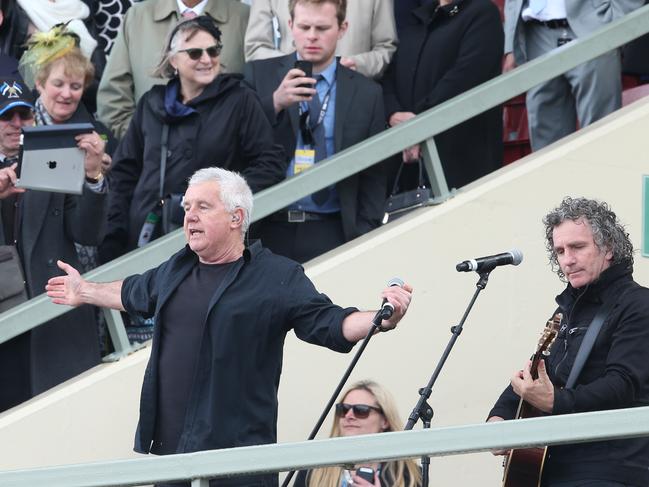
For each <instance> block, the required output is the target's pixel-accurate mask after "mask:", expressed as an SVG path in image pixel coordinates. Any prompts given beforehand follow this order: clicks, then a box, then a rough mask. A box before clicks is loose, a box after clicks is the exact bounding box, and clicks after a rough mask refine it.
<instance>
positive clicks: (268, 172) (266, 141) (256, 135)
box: [239, 87, 287, 193]
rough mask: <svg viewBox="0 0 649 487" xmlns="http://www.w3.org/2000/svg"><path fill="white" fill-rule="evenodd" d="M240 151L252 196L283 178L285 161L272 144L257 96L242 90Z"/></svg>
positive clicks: (281, 149)
mask: <svg viewBox="0 0 649 487" xmlns="http://www.w3.org/2000/svg"><path fill="white" fill-rule="evenodd" d="M240 113H241V123H240V127H241V133H240V134H239V140H240V141H241V151H242V154H243V157H244V159H245V162H246V167H245V169H244V170H243V171H242V173H243V176H244V177H245V178H246V181H247V182H248V184H249V185H250V189H252V191H253V193H254V192H257V191H260V190H262V189H264V188H267V187H269V186H272V185H273V184H276V183H278V182H280V181H283V180H284V178H285V177H286V167H287V161H286V157H285V154H284V150H283V148H282V146H280V145H279V144H275V141H274V136H273V129H272V128H271V125H270V123H269V121H268V120H267V118H266V116H265V115H264V111H263V109H262V107H261V104H260V102H259V99H258V98H257V95H256V94H255V93H254V92H253V91H252V90H250V89H249V88H247V87H245V89H244V95H243V97H242V104H241V112H240Z"/></svg>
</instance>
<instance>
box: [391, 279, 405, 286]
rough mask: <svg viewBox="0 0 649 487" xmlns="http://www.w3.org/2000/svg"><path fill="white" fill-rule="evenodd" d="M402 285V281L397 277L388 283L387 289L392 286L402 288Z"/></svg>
mask: <svg viewBox="0 0 649 487" xmlns="http://www.w3.org/2000/svg"><path fill="white" fill-rule="evenodd" d="M404 284H405V283H404V282H403V279H400V278H398V277H393V278H392V279H390V280H389V281H388V287H392V286H399V287H403V285H404Z"/></svg>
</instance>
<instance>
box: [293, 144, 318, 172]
mask: <svg viewBox="0 0 649 487" xmlns="http://www.w3.org/2000/svg"><path fill="white" fill-rule="evenodd" d="M314 164H315V150H313V149H296V150H295V164H294V168H293V175H294V176H295V175H296V174H300V173H301V172H302V171H304V170H306V169H309V168H310V167H311V166H313V165H314Z"/></svg>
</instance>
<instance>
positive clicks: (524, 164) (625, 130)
mask: <svg viewBox="0 0 649 487" xmlns="http://www.w3.org/2000/svg"><path fill="white" fill-rule="evenodd" d="M647 127H649V100H648V101H640V102H638V103H637V104H636V105H634V106H631V107H628V108H627V109H624V110H622V111H620V112H618V113H616V114H614V115H612V116H611V117H609V118H608V119H606V120H605V121H602V122H600V123H598V124H596V125H593V126H591V127H588V128H587V129H584V130H582V131H581V132H580V133H579V134H576V135H574V136H572V137H569V138H567V139H566V140H564V141H563V142H561V143H559V144H557V145H555V146H553V147H552V148H549V149H546V150H544V151H541V152H538V153H536V154H534V155H532V156H530V157H528V158H526V159H525V160H523V161H520V162H518V163H515V164H513V165H510V166H509V167H506V168H504V169H502V170H500V171H498V172H497V173H495V174H493V175H491V176H489V177H487V178H484V179H482V180H480V181H479V182H476V183H474V184H473V185H472V186H470V187H467V188H465V189H464V190H462V191H461V192H459V193H458V194H457V195H456V197H454V198H453V199H452V200H450V201H448V202H446V203H444V204H443V205H441V206H438V207H435V208H430V209H426V210H422V211H419V212H417V213H415V214H412V215H410V216H407V217H405V218H404V219H403V220H400V221H399V222H397V223H396V224H393V225H390V226H387V227H384V228H381V229H379V230H377V231H375V232H372V233H371V234H369V235H367V236H365V237H363V238H361V239H359V240H357V241H354V242H352V243H350V244H348V245H346V246H344V247H343V248H341V249H338V250H337V251H335V252H332V253H331V254H328V255H327V256H326V258H325V257H323V258H319V259H316V260H315V261H313V262H312V263H310V264H309V265H308V266H307V272H308V274H309V276H310V277H311V278H312V279H313V280H314V282H315V283H316V285H317V287H318V288H319V289H320V290H322V291H323V292H326V293H327V294H329V296H330V297H331V298H332V299H333V300H334V301H335V302H338V303H339V304H341V305H344V306H347V305H355V306H359V307H361V308H367V309H370V308H375V307H376V306H377V305H378V304H379V297H378V295H379V292H380V290H381V288H382V287H383V286H384V285H385V283H386V282H387V281H388V279H390V278H391V277H393V276H400V277H402V278H404V279H405V280H407V281H408V282H410V283H411V284H412V285H413V286H414V287H415V297H414V300H413V304H412V307H411V310H410V312H409V313H408V317H407V319H405V320H404V322H403V323H402V325H400V327H399V329H397V330H396V331H394V332H391V333H387V334H381V335H379V336H376V337H375V338H374V339H373V340H372V342H371V343H370V345H369V347H368V349H367V351H366V353H365V355H364V357H363V358H362V360H361V362H360V363H359V365H358V367H357V370H356V372H355V373H354V374H353V376H352V378H351V380H356V379H359V378H373V379H376V380H378V381H380V382H382V383H384V384H385V385H386V386H388V387H389V388H390V389H391V390H392V391H393V392H394V394H395V396H396V397H397V398H398V403H399V407H400V410H401V414H402V416H403V417H404V422H405V418H406V416H407V415H408V413H409V412H410V410H411V409H412V407H413V406H414V404H415V402H416V400H417V390H418V388H419V387H422V386H423V385H425V384H426V382H427V381H428V379H429V377H430V375H431V373H432V371H433V369H434V367H435V365H436V363H437V361H438V359H439V357H440V356H441V354H442V351H443V350H444V348H445V346H446V344H447V342H448V340H449V338H450V336H451V335H450V332H449V327H450V326H451V325H454V324H456V323H457V322H458V321H459V319H460V318H461V316H462V313H463V311H464V308H465V306H466V304H467V303H468V301H469V299H470V297H471V295H472V294H473V292H474V289H475V282H476V275H475V274H464V273H462V274H460V273H457V272H455V264H456V263H457V262H459V261H461V260H464V259H466V258H471V257H477V256H481V255H488V254H492V253H498V252H502V251H505V250H507V249H509V248H512V247H518V248H520V249H521V250H522V251H523V252H524V254H525V260H524V262H523V263H522V264H521V265H520V266H519V267H512V266H507V267H503V268H499V269H497V270H495V271H494V272H493V273H492V276H491V280H490V283H489V285H488V286H487V289H486V291H484V292H483V293H482V295H481V296H480V298H479V299H478V301H477V303H476V306H475V307H474V310H473V312H472V313H471V315H470V316H469V319H468V321H467V323H466V325H465V331H464V333H463V334H462V335H461V336H460V338H459V340H458V342H457V344H456V346H455V349H454V350H453V352H452V354H451V356H450V358H449V360H448V362H447V364H446V366H445V368H444V370H443V372H442V374H441V376H440V378H439V380H438V382H437V384H436V385H435V387H434V390H433V395H432V398H431V400H430V403H431V405H432V406H433V408H434V409H435V418H434V420H433V425H434V426H446V425H454V424H465V423H476V422H481V421H483V420H484V418H485V416H486V414H487V412H488V411H489V409H490V407H491V405H492V404H493V402H494V401H495V399H496V398H497V396H498V394H499V393H500V391H501V390H502V388H503V387H504V386H505V385H506V384H507V383H508V378H509V376H510V375H511V373H512V372H513V371H514V370H517V369H519V368H521V366H522V365H523V364H524V362H525V361H526V359H527V357H528V356H529V355H530V353H531V352H532V351H533V350H534V347H535V344H536V340H537V337H538V334H539V332H540V330H541V329H542V328H543V325H544V324H545V321H546V319H547V318H548V316H549V314H550V313H551V311H552V310H553V306H554V301H553V298H554V295H555V294H556V293H558V292H559V291H560V290H561V288H562V285H561V283H560V282H559V281H558V279H557V278H556V276H554V275H553V274H552V273H551V271H550V269H549V266H548V264H547V257H546V255H545V251H544V245H543V230H542V226H541V218H542V217H543V215H544V214H545V213H546V212H547V211H548V210H549V209H550V208H552V207H554V206H556V205H557V204H558V203H559V202H560V200H561V199H562V197H563V196H565V195H572V196H587V197H594V198H599V199H603V200H606V201H608V202H609V203H610V204H611V206H612V207H613V209H614V210H615V211H616V212H617V213H618V215H619V216H620V217H621V218H622V220H623V221H624V222H625V223H626V224H627V226H628V230H629V231H630V233H631V236H632V238H633V241H634V244H635V246H636V247H639V246H640V233H641V230H642V228H641V216H642V214H641V198H642V189H641V176H642V175H643V174H649V150H648V147H647V146H648V139H649V137H648V136H647V133H649V131H648V130H647ZM635 275H636V279H637V280H638V281H639V282H641V283H643V284H645V285H647V284H649V265H648V261H647V259H646V258H643V257H641V256H640V255H638V256H637V258H636V273H635ZM147 354H148V351H143V352H138V353H136V354H135V355H134V356H132V357H129V358H127V359H126V360H124V361H122V362H120V363H119V364H114V365H105V366H101V367H99V368H97V369H95V370H96V371H95V372H94V373H89V374H85V375H84V376H81V377H80V378H77V379H76V380H74V381H72V382H71V384H70V385H69V386H68V387H60V388H58V389H57V390H55V391H53V392H50V393H47V394H45V395H43V396H41V398H37V399H35V400H32V401H30V403H28V404H26V405H24V406H22V407H19V408H16V409H14V410H12V411H10V412H8V413H5V414H4V415H0V468H2V469H9V468H11V469H13V468H24V467H29V466H42V465H52V464H59V463H79V462H84V461H90V460H99V459H116V458H125V457H129V456H133V455H134V454H133V453H131V446H132V432H133V430H134V425H135V421H136V412H137V399H138V394H139V388H140V383H141V377H142V374H143V370H144V369H143V368H144V364H145V361H146V357H147ZM351 357H352V355H338V354H335V353H333V352H330V351H327V350H323V349H319V348H317V347H314V346H311V345H308V344H305V343H302V342H299V341H298V340H297V339H296V338H295V337H294V336H293V335H290V336H289V337H288V339H287V342H286V347H285V360H284V374H283V378H282V385H281V390H280V418H279V432H280V433H279V435H280V441H298V440H302V439H305V438H306V436H307V435H308V433H309V431H310V430H311V428H312V425H313V424H314V422H315V421H316V419H317V418H318V417H319V414H320V410H321V408H322V405H323V404H324V403H325V402H326V400H327V398H328V396H329V394H330V393H331V391H332V390H333V388H334V386H335V385H336V383H337V380H338V378H339V377H340V375H342V373H343V371H344V369H345V368H346V366H347V364H348V363H349V361H350V360H351ZM329 425H330V423H329V422H327V424H326V426H325V427H324V429H323V431H324V434H323V435H321V436H326V435H327V433H328V428H329ZM500 465H501V461H500V460H499V459H496V458H494V457H492V456H491V455H489V454H476V455H470V456H456V457H446V458H439V459H433V461H432V468H431V479H432V482H431V485H460V486H474V485H498V481H499V479H500V476H501V467H500Z"/></svg>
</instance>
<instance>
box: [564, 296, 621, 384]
mask: <svg viewBox="0 0 649 487" xmlns="http://www.w3.org/2000/svg"><path fill="white" fill-rule="evenodd" d="M625 293H626V290H624V291H622V293H621V294H620V295H619V296H618V297H617V298H616V299H613V300H611V301H610V302H608V303H604V304H602V305H601V306H600V308H599V310H597V314H596V315H595V317H594V318H593V321H591V322H590V325H588V330H587V331H586V335H585V336H584V339H583V340H582V341H581V345H580V346H579V351H578V352H577V357H575V362H574V363H573V364H572V369H570V375H569V376H568V381H567V382H566V385H565V388H566V389H571V388H572V387H573V386H574V385H575V382H577V379H578V378H579V374H580V373H581V370H582V369H583V368H584V364H585V363H586V359H587V358H588V356H589V355H590V351H591V350H592V349H593V345H594V344H595V340H596V339H597V335H599V332H600V330H601V329H602V325H603V324H604V322H605V321H606V318H607V317H608V315H609V313H610V312H611V311H612V310H613V308H614V307H615V305H616V304H617V303H618V302H619V301H620V300H621V299H622V296H624V294H625Z"/></svg>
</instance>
